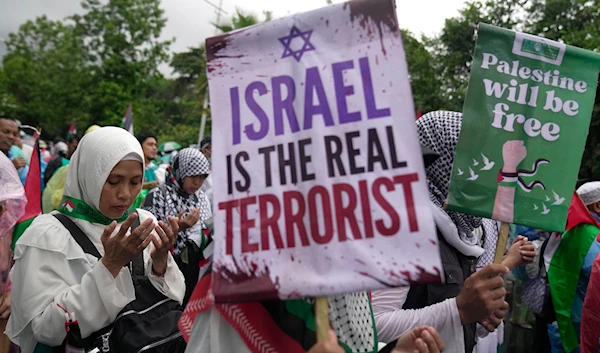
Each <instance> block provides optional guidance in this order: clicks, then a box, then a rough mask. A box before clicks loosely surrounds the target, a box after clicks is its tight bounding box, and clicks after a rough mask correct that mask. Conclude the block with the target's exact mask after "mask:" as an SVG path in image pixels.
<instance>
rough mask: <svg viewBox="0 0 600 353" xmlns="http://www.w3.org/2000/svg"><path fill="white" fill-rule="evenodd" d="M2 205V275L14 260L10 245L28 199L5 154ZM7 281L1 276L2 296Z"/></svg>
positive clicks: (0, 173) (0, 163) (0, 168)
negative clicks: (3, 206)
mask: <svg viewBox="0 0 600 353" xmlns="http://www.w3.org/2000/svg"><path fill="white" fill-rule="evenodd" d="M0 204H5V205H6V211H5V212H4V213H2V215H0V273H3V274H7V273H8V270H9V269H10V266H11V260H12V259H11V256H10V244H11V242H12V232H13V227H14V226H15V224H16V223H17V221H18V220H19V218H21V216H22V215H23V214H24V213H25V205H26V204H27V198H26V197H25V190H24V189H23V185H21V181H20V180H19V175H18V174H17V170H16V169H15V167H14V166H13V164H12V162H11V161H10V159H8V157H6V156H5V155H4V153H0ZM5 271H6V272H5ZM5 280H6V278H5V276H0V295H2V294H4V289H5V288H7V287H6V286H5V283H4V282H5Z"/></svg>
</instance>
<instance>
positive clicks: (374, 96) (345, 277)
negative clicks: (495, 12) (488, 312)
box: [206, 0, 441, 302]
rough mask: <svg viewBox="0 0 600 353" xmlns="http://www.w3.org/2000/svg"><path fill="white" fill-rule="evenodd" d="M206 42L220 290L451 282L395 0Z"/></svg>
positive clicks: (333, 9) (221, 293)
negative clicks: (444, 276) (443, 273)
mask: <svg viewBox="0 0 600 353" xmlns="http://www.w3.org/2000/svg"><path fill="white" fill-rule="evenodd" d="M206 48H207V57H208V76H209V80H210V81H209V84H210V96H211V105H212V114H213V116H214V117H215V118H214V122H213V146H214V148H213V153H214V155H213V158H212V160H213V161H214V164H213V180H215V183H214V208H215V226H214V228H215V241H216V245H215V257H214V267H213V283H214V287H213V290H214V294H215V298H216V300H217V301H221V302H224V301H240V300H257V299H264V298H293V297H305V296H322V295H330V294H336V293H349V292H356V291H361V290H369V289H376V288H383V287H386V286H399V285H406V284H408V283H409V282H423V281H426V282H432V281H439V274H440V268H441V267H440V260H439V254H438V247H437V242H436V241H437V237H436V231H435V227H434V225H433V222H432V217H431V214H430V211H429V198H428V192H427V187H426V181H425V173H424V169H423V160H422V157H421V150H420V147H419V143H418V137H417V133H416V128H415V124H414V120H415V113H414V109H413V103H412V96H411V92H410V86H409V80H408V72H407V67H406V62H405V58H404V49H403V47H402V38H401V37H400V32H399V30H398V24H397V21H396V17H395V9H394V4H393V2H392V1H391V0H363V1H352V2H348V3H346V4H339V5H333V6H330V7H327V8H324V9H321V10H317V11H313V12H308V13H304V14H298V15H294V16H292V17H288V18H284V19H279V20H275V21H271V22H268V23H265V24H262V25H260V26H255V27H251V28H247V29H243V30H240V31H237V32H234V33H231V34H225V35H222V36H218V37H215V38H210V39H208V40H207V45H206ZM217 181H218V182H217Z"/></svg>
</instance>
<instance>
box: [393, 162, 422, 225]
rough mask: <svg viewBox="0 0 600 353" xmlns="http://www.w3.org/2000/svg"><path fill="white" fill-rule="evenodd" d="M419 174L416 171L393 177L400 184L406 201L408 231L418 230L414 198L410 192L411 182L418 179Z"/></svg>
mask: <svg viewBox="0 0 600 353" xmlns="http://www.w3.org/2000/svg"><path fill="white" fill-rule="evenodd" d="M418 180H419V175H417V174H416V173H413V174H405V175H397V176H395V177H394V183H396V184H402V187H403V189H404V201H405V202H406V211H407V212H408V224H409V227H410V232H411V233H414V232H418V231H419V221H418V220H417V212H416V210H415V200H414V198H413V193H412V185H411V183H412V182H415V181H418Z"/></svg>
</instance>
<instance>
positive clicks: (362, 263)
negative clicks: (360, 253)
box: [354, 259, 367, 266]
mask: <svg viewBox="0 0 600 353" xmlns="http://www.w3.org/2000/svg"><path fill="white" fill-rule="evenodd" d="M354 261H356V262H358V263H359V264H361V265H365V266H366V265H367V264H366V263H365V262H364V261H362V260H359V259H354Z"/></svg>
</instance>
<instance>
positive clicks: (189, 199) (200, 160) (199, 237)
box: [142, 148, 212, 304]
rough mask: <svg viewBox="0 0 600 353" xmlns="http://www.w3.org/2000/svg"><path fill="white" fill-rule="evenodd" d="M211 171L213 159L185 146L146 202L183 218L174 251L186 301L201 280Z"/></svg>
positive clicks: (155, 210) (162, 216)
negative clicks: (206, 186) (207, 182)
mask: <svg viewBox="0 0 600 353" xmlns="http://www.w3.org/2000/svg"><path fill="white" fill-rule="evenodd" d="M209 173H210V163H209V162H208V160H207V159H206V157H205V156H204V154H202V152H200V151H199V150H197V149H195V148H185V149H183V150H181V151H180V152H179V153H177V154H176V155H175V157H174V159H173V164H172V166H171V168H170V171H169V175H168V177H167V180H166V182H165V183H164V184H163V185H161V186H159V187H157V188H154V189H152V190H151V191H150V193H148V196H146V199H145V200H144V204H143V206H142V207H143V208H144V209H145V210H147V211H149V212H151V213H152V214H154V215H155V216H156V218H158V219H159V220H162V221H166V220H167V219H168V217H178V218H179V233H178V234H177V242H176V243H175V247H174V248H173V255H174V256H175V259H176V261H177V264H178V265H179V268H180V270H181V271H182V272H183V275H184V277H185V283H186V293H185V297H184V301H183V302H184V304H185V303H187V301H188V299H189V298H190V296H191V295H192V290H193V289H194V286H195V285H196V282H198V276H199V272H200V269H199V262H200V261H201V260H202V253H201V251H200V249H201V248H202V247H203V243H204V242H205V241H206V237H205V235H204V233H203V231H204V230H205V229H206V228H207V227H206V223H205V221H206V220H207V219H209V218H211V217H212V211H211V208H210V203H209V201H208V198H207V197H206V195H205V194H204V192H202V190H200V188H201V187H202V185H203V183H204V181H205V180H206V177H207V176H208V174H209Z"/></svg>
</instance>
